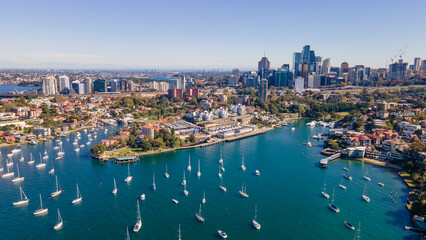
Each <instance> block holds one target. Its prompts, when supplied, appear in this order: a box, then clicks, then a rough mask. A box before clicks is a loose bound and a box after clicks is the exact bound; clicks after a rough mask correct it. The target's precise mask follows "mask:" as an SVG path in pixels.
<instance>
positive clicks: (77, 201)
mask: <svg viewBox="0 0 426 240" xmlns="http://www.w3.org/2000/svg"><path fill="white" fill-rule="evenodd" d="M82 200H83V198H81V197H80V198H76V199H74V200H72V204H79V203H81V201H82Z"/></svg>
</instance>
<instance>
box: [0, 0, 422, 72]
mask: <svg viewBox="0 0 426 240" xmlns="http://www.w3.org/2000/svg"><path fill="white" fill-rule="evenodd" d="M425 9H426V1H424V0H409V1H394V0H373V1H371V0H370V1H366V0H358V1H342V0H340V1H337V0H336V1H332V0H330V1H328V0H323V1H314V0H311V1H308V0H305V1H303V0H298V1H296V0H292V1H285V0H281V1H279V0H263V1H259V0H258V1H251V0H245V1H234V0H211V1H204V0H194V1H185V0H181V1H177V0H175V1H169V0H158V1H155V0H153V1H143V0H136V1H133V0H122V1H119V0H116V1H108V0H102V1H98V0H84V1H83V0H72V1H61V0H52V1H47V0H38V1H34V0H27V1H24V0H3V1H2V4H1V7H0V27H1V31H2V34H1V37H0V68H8V67H22V68H28V67H40V68H46V67H47V68H49V67H51V68H149V69H151V68H163V69H164V68H165V69H181V68H186V69H212V68H218V69H229V68H234V67H238V68H243V69H256V68H257V61H259V59H260V58H261V57H262V56H263V52H264V51H266V56H267V57H268V58H269V59H270V61H271V65H272V67H279V66H281V65H282V64H284V63H289V64H291V63H292V53H293V52H295V51H301V49H302V47H303V45H305V44H310V45H311V48H312V49H314V50H315V52H316V54H317V55H320V56H322V57H323V58H328V57H330V58H331V63H332V65H333V66H340V63H341V62H342V61H345V60H346V61H348V62H349V64H350V65H351V66H353V65H356V64H364V65H366V66H371V67H384V66H385V65H386V60H388V62H390V58H391V57H393V56H394V55H395V54H396V53H398V51H399V49H401V48H404V47H405V46H406V45H407V50H406V52H405V54H404V59H406V60H407V61H408V62H409V63H410V64H412V62H413V58H414V57H421V58H422V59H426V26H425V20H424V11H425Z"/></svg>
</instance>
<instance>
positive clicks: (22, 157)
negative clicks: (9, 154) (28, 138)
mask: <svg viewBox="0 0 426 240" xmlns="http://www.w3.org/2000/svg"><path fill="white" fill-rule="evenodd" d="M24 160H25V158H24V155H22V152H21V157H20V158H19V161H20V162H23V161H24Z"/></svg>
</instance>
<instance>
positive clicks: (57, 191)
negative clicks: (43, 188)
mask: <svg viewBox="0 0 426 240" xmlns="http://www.w3.org/2000/svg"><path fill="white" fill-rule="evenodd" d="M55 179H56V191H54V192H53V193H51V194H50V196H51V197H52V198H55V197H58V196H59V195H61V194H62V192H63V190H61V186H60V185H59V182H58V176H55Z"/></svg>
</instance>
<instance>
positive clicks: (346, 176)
mask: <svg viewBox="0 0 426 240" xmlns="http://www.w3.org/2000/svg"><path fill="white" fill-rule="evenodd" d="M343 177H345V178H346V179H349V180H352V177H351V176H350V175H349V174H346V173H343Z"/></svg>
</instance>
